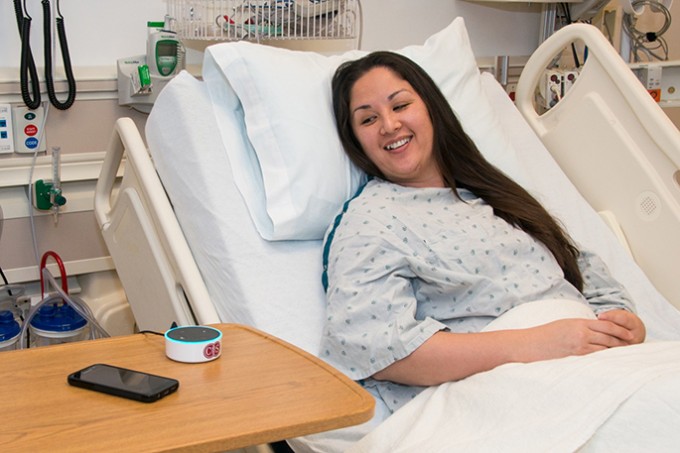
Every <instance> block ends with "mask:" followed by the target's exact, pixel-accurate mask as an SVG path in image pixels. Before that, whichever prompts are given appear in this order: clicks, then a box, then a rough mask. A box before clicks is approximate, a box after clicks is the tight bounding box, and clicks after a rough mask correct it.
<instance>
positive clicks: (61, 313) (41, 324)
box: [31, 304, 87, 332]
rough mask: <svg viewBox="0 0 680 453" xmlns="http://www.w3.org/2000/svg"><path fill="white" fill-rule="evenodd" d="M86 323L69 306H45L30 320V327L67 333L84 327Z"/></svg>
mask: <svg viewBox="0 0 680 453" xmlns="http://www.w3.org/2000/svg"><path fill="white" fill-rule="evenodd" d="M85 324H87V321H86V320H85V318H83V317H82V316H80V315H79V314H78V313H76V311H75V310H74V309H73V307H71V306H70V305H66V304H62V305H57V304H45V305H43V306H42V307H40V308H39V309H38V312H37V313H36V314H35V316H33V319H31V326H33V327H35V328H36V329H40V330H46V331H49V332H68V331H70V330H78V329H80V328H81V327H83V326H85Z"/></svg>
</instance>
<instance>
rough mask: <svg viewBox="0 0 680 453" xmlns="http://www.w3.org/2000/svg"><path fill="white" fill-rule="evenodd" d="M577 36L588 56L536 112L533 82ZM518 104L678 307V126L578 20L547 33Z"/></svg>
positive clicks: (594, 30) (591, 29)
mask: <svg viewBox="0 0 680 453" xmlns="http://www.w3.org/2000/svg"><path fill="white" fill-rule="evenodd" d="M573 41H582V42H583V43H584V44H585V45H586V46H587V47H588V59H587V61H586V63H585V65H584V66H583V68H582V70H581V73H580V75H579V77H578V78H577V80H576V82H575V83H574V85H573V86H572V87H571V88H570V89H569V91H568V92H567V93H566V94H565V96H564V97H563V98H562V99H561V100H560V101H559V102H558V103H557V104H556V105H555V106H554V107H553V108H552V109H550V110H549V111H548V112H546V113H543V114H538V113H537V112H536V109H535V105H534V92H535V87H536V86H537V84H538V83H539V81H540V80H541V77H542V74H543V71H544V70H545V68H546V67H547V66H548V64H549V63H550V62H551V61H552V60H553V58H554V57H555V55H557V54H558V53H560V52H561V50H562V49H564V48H565V47H566V46H568V45H569V44H571V42H573ZM516 105H517V107H518V109H519V110H520V112H521V113H522V115H523V116H524V117H525V119H526V120H527V122H528V123H529V124H530V125H531V127H532V128H533V129H534V131H535V132H536V134H537V135H538V136H539V138H540V139H541V140H542V141H543V143H544V144H545V146H546V147H547V148H548V150H549V151H550V153H551V154H552V156H553V157H554V158H555V160H556V161H557V162H558V164H559V165H560V167H561V168H562V170H563V171H564V172H565V173H566V174H567V176H568V177H569V179H570V180H571V181H572V182H573V183H574V185H575V186H576V187H577V188H578V189H579V191H580V192H581V194H582V195H583V196H584V197H585V198H586V200H588V202H589V203H590V204H591V205H592V206H593V208H594V209H595V210H596V211H599V212H602V211H610V212H611V213H613V215H614V216H615V217H616V222H617V223H618V224H619V225H620V227H621V230H622V231H623V234H624V235H625V238H626V241H627V242H628V244H629V245H630V249H631V251H632V254H633V257H634V258H635V260H636V262H637V263H638V264H639V265H640V267H641V268H642V269H643V270H644V271H645V273H646V274H647V276H648V277H649V279H650V280H651V281H652V283H654V285H655V286H656V287H657V289H658V290H659V291H660V292H661V293H662V294H663V295H664V296H665V297H666V298H667V299H668V300H670V301H671V302H672V303H673V304H674V305H675V306H676V307H678V308H680V278H678V271H677V269H678V267H679V266H678V264H679V262H678V261H680V170H679V169H680V132H678V129H677V128H676V127H675V125H674V124H673V123H672V122H671V121H670V120H669V119H668V117H667V116H666V115H665V113H664V112H663V110H661V108H660V107H659V106H658V105H657V104H656V102H654V100H653V99H652V98H651V96H649V94H648V93H647V91H646V90H645V89H644V87H643V86H642V84H641V83H640V82H639V81H638V80H637V78H636V77H635V75H634V74H633V73H632V71H631V70H630V69H629V68H628V66H627V65H626V63H625V62H624V61H623V59H622V58H621V57H620V56H619V55H618V54H617V53H616V51H615V50H614V48H613V47H612V46H611V45H610V44H609V42H608V41H607V40H606V39H605V37H604V36H603V35H602V33H601V32H600V31H599V30H598V29H597V28H595V27H593V26H591V25H586V24H574V25H569V26H567V27H564V28H562V29H561V30H559V31H557V32H556V33H555V34H554V35H552V36H551V37H550V38H549V39H548V40H546V41H545V42H544V43H543V44H542V45H541V46H540V47H539V48H538V49H537V50H536V52H535V53H534V54H533V55H532V57H531V58H530V59H529V61H528V62H527V64H526V66H525V68H524V70H523V72H522V75H521V77H520V80H519V83H518V86H517V93H516Z"/></svg>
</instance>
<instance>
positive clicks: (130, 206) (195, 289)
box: [95, 24, 680, 331]
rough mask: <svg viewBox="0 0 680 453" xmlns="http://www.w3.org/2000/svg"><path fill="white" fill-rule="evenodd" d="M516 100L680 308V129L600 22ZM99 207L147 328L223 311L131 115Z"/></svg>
mask: <svg viewBox="0 0 680 453" xmlns="http://www.w3.org/2000/svg"><path fill="white" fill-rule="evenodd" d="M574 40H580V41H582V42H584V43H585V45H587V46H588V49H589V57H588V60H587V62H586V64H585V65H584V67H583V69H582V72H581V74H580V76H579V77H578V79H577V81H576V83H575V84H574V85H573V87H572V88H571V89H570V90H569V92H568V93H567V95H566V96H565V97H564V98H563V99H562V100H561V101H560V102H559V103H558V104H557V105H556V106H555V107H554V108H552V109H551V110H550V111H548V112H547V113H545V114H542V115H539V114H538V113H537V112H536V109H535V107H534V90H535V87H536V85H537V83H538V82H539V80H540V78H541V75H542V73H543V70H544V69H545V68H546V67H547V66H548V64H549V63H550V62H551V61H552V60H553V57H554V55H556V54H558V53H559V52H560V51H561V50H562V49H563V48H564V47H566V46H567V45H569V44H570V43H571V42H572V41H574ZM516 105H517V107H518V108H519V110H520V112H521V113H522V114H523V116H524V117H525V118H526V120H527V121H528V122H529V124H530V125H531V126H532V128H533V129H534V131H535V132H536V134H537V135H538V137H539V138H540V139H541V140H542V141H543V143H544V144H545V145H546V147H547V148H548V149H549V151H550V152H551V154H552V155H553V156H554V157H555V159H556V160H557V162H558V163H559V164H560V166H561V167H562V169H563V170H564V172H565V173H566V174H567V176H568V177H569V178H570V179H571V180H572V182H573V183H574V184H575V185H576V187H577V188H578V189H579V191H580V192H581V194H582V195H583V196H584V197H585V198H586V200H588V202H589V203H590V204H591V205H592V206H593V207H594V208H595V210H596V211H598V212H600V213H601V215H602V216H603V218H605V219H607V220H608V223H609V225H610V226H611V227H612V229H613V230H615V231H616V232H618V234H619V237H620V238H621V239H622V241H625V242H626V243H627V245H628V247H629V249H630V251H631V253H632V255H633V257H634V258H635V260H636V261H637V263H638V264H639V265H640V267H641V268H642V269H643V270H644V271H645V272H646V274H647V275H648V277H649V278H650V280H651V281H652V282H653V283H654V284H655V286H656V287H657V288H658V290H659V291H660V292H661V293H662V294H663V295H664V296H665V297H666V298H667V299H668V300H669V301H671V302H672V303H673V304H674V305H675V306H676V307H678V308H680V278H678V275H677V270H676V269H677V261H678V257H680V170H679V169H680V132H678V130H677V128H676V127H675V126H674V125H673V124H672V123H671V122H670V120H669V119H668V118H667V116H666V115H665V114H664V113H663V111H662V110H661V109H660V108H659V106H658V105H657V104H656V103H655V102H654V101H653V100H652V98H651V97H650V96H649V94H648V93H647V92H646V90H645V89H644V88H643V86H642V84H641V83H640V82H639V81H638V80H637V79H636V78H635V76H634V75H633V73H632V72H631V71H630V69H629V68H628V67H627V66H626V64H625V63H624V62H623V61H622V60H621V58H620V57H619V55H618V54H617V53H616V51H615V50H614V49H613V48H612V47H611V46H610V44H609V43H608V42H607V40H606V39H605V38H604V37H603V36H602V34H601V33H600V32H599V30H597V29H596V28H594V27H592V26H588V25H580V24H579V25H571V26H568V27H565V28H563V29H561V30H560V31H558V32H557V33H555V34H554V35H553V36H552V37H551V38H549V39H548V40H547V41H545V42H544V43H543V44H542V45H541V47H540V48H539V49H538V50H537V51H536V52H535V53H534V54H533V55H532V57H531V58H530V60H529V61H528V63H527V65H526V67H525V69H524V71H523V73H522V76H521V78H520V81H519V84H518V88H517V98H516ZM643 151H644V152H643ZM124 157H125V159H124V160H123V158H124ZM121 165H124V174H123V177H122V181H121V182H120V184H118V183H117V174H118V173H119V169H120V167H121ZM95 215H96V218H97V221H98V223H99V225H100V227H101V231H102V235H103V237H104V240H105V242H106V243H107V245H108V247H109V251H110V253H111V257H112V259H113V261H114V263H115V265H116V269H117V271H118V274H119V277H120V279H121V281H122V283H123V285H124V287H125V289H126V294H127V297H128V300H129V302H130V305H131V308H132V311H133V314H134V316H135V320H136V322H137V327H138V328H139V329H140V330H147V329H148V330H158V331H164V330H166V329H167V328H168V327H169V326H170V325H171V324H172V323H177V324H179V325H189V324H210V323H217V322H220V321H221V320H220V319H219V317H218V315H217V312H216V310H215V308H214V306H213V304H212V302H211V300H210V296H209V295H208V291H207V289H206V286H205V284H204V283H203V280H202V278H201V274H200V272H199V270H198V268H197V266H196V264H195V262H194V259H193V257H192V254H191V251H190V250H189V247H188V245H187V243H186V241H185V240H184V236H183V234H182V231H181V229H180V226H179V224H178V222H177V219H176V217H175V215H174V212H173V209H172V206H171V204H170V202H169V200H168V197H167V196H166V194H165V191H164V189H163V186H162V183H161V181H160V179H159V178H158V175H157V173H156V171H155V169H154V166H153V163H152V162H151V159H150V157H149V154H148V153H147V150H146V146H145V144H144V142H143V140H142V138H141V136H140V134H139V131H138V130H137V128H136V126H135V125H134V123H133V122H132V120H130V119H127V118H121V119H119V120H118V121H117V123H116V125H115V129H114V132H113V136H112V139H111V142H110V145H109V149H108V152H107V155H106V158H105V161H104V164H103V168H102V174H101V177H100V178H99V181H98V184H97V188H96V193H95ZM169 238H173V239H169ZM169 306H170V307H171V309H170V310H169V309H168V307H169Z"/></svg>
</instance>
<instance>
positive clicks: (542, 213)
mask: <svg viewBox="0 0 680 453" xmlns="http://www.w3.org/2000/svg"><path fill="white" fill-rule="evenodd" d="M375 67H385V68H387V69H389V70H391V71H392V72H394V73H395V74H396V75H397V76H399V77H401V78H402V79H403V80H405V81H407V82H408V83H409V84H411V86H412V87H413V89H414V90H415V91H416V93H418V95H419V96H420V97H421V98H422V99H423V102H424V103H425V105H426V106H427V109H428V112H429V114H430V119H431V121H432V126H433V129H434V145H433V146H434V149H433V153H434V156H435V159H436V161H437V165H438V166H439V169H440V171H441V173H442V176H443V178H444V181H445V183H446V184H447V185H448V186H449V187H450V188H451V189H453V192H454V194H456V196H458V192H457V191H456V189H457V188H465V189H468V190H470V191H471V192H473V193H474V194H475V195H477V196H478V197H480V198H482V199H484V200H485V201H486V202H487V203H488V204H489V205H490V206H491V207H492V208H493V210H494V214H495V215H497V216H498V217H500V218H502V219H504V220H505V221H506V222H508V223H509V224H511V225H513V226H515V227H517V228H521V229H522V230H524V231H525V232H527V233H528V234H530V235H531V236H533V237H534V238H535V239H536V240H538V241H540V242H542V243H543V244H544V245H545V246H546V247H547V248H548V249H549V250H550V252H551V253H552V254H553V256H554V257H555V259H556V260H557V263H558V264H559V266H560V267H561V268H562V271H563V272H564V276H565V278H566V279H567V281H569V282H570V283H571V284H572V285H574V287H576V288H577V289H578V290H579V291H582V290H583V277H582V275H581V272H580V270H579V268H578V262H577V259H578V255H579V251H578V249H577V248H576V247H575V245H574V244H573V242H572V241H571V238H569V236H568V235H567V234H566V233H565V231H564V230H563V229H562V227H561V226H560V225H559V224H558V223H557V221H556V220H555V219H554V218H553V217H552V216H551V215H550V214H549V213H548V212H547V211H546V210H545V208H544V207H543V206H542V205H541V204H540V203H539V202H538V201H537V200H536V199H535V198H534V197H532V196H531V195H530V194H529V193H528V192H527V191H526V190H525V189H524V188H522V187H521V186H520V185H519V184H517V183H516V182H514V181H513V180H512V179H510V178H509V177H507V176H506V175H505V174H504V173H503V172H501V171H500V170H498V169H497V168H496V167H494V166H493V165H492V164H491V163H489V162H488V161H487V160H486V159H485V158H484V156H483V155H482V154H481V153H480V152H479V150H478V149H477V146H476V145H475V144H474V142H473V141H472V140H471V139H470V137H468V135H467V134H466V133H465V131H464V130H463V127H462V126H461V124H460V122H459V121H458V118H456V115H455V114H454V112H453V110H452V109H451V106H450V105H449V103H448V101H447V100H446V98H445V97H444V95H443V94H442V92H441V91H440V90H439V88H438V87H437V85H436V84H435V82H434V81H433V80H432V78H431V77H430V76H429V75H428V74H427V73H426V72H425V70H423V69H422V68H421V67H420V66H419V65H417V64H416V63H415V62H413V61H411V60H410V59H408V58H406V57H404V56H402V55H400V54H397V53H393V52H384V51H380V52H373V53H370V54H368V55H367V56H365V57H363V58H360V59H358V60H354V61H348V62H345V63H343V64H342V65H340V67H339V68H338V69H337V70H336V72H335V75H334V76H333V82H332V83H333V85H332V86H333V110H334V113H335V122H336V126H337V129H338V133H339V135H340V141H341V142H342V144H343V147H344V149H345V152H346V153H347V155H348V156H349V158H350V159H351V160H352V162H354V164H355V165H357V166H358V167H359V168H361V169H362V170H364V171H365V172H366V173H367V174H368V175H373V176H378V177H382V178H384V175H383V174H382V172H381V171H380V169H379V168H378V167H377V166H376V165H375V164H374V163H373V162H372V161H371V160H370V159H369V158H368V157H367V156H366V153H365V152H364V150H363V148H362V147H361V145H360V144H359V141H358V140H357V138H356V136H355V135H354V131H353V129H352V123H351V113H350V108H349V103H350V94H351V90H352V87H353V86H354V84H355V83H356V81H357V80H358V79H359V78H361V77H362V76H363V75H364V74H365V73H366V72H368V71H369V70H371V69H373V68H375Z"/></svg>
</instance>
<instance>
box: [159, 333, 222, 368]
mask: <svg viewBox="0 0 680 453" xmlns="http://www.w3.org/2000/svg"><path fill="white" fill-rule="evenodd" d="M221 353H222V332H220V331H219V330H217V329H215V328H213V327H207V326H183V327H174V328H172V329H170V330H168V331H167V332H165V355H167V356H168V357H169V358H170V359H172V360H175V361H177V362H185V363H201V362H209V361H211V360H215V359H216V358H218V357H219V356H220V354H221Z"/></svg>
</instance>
